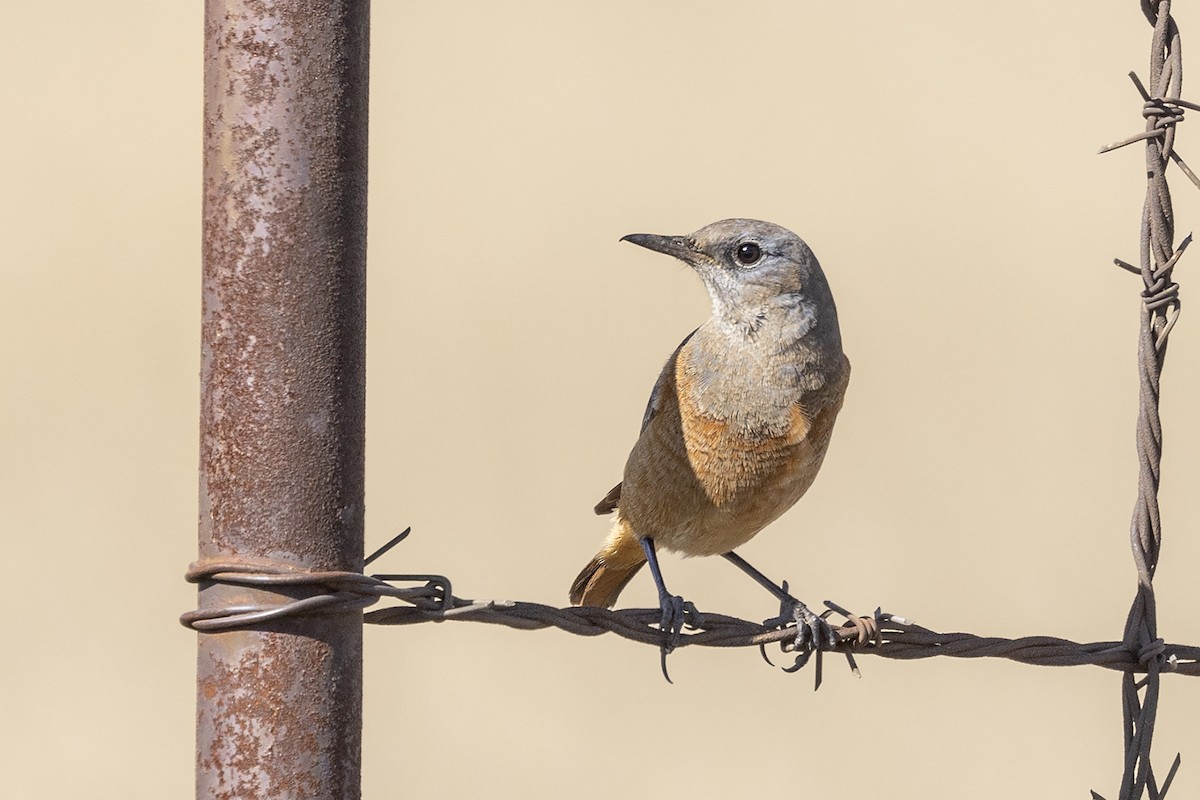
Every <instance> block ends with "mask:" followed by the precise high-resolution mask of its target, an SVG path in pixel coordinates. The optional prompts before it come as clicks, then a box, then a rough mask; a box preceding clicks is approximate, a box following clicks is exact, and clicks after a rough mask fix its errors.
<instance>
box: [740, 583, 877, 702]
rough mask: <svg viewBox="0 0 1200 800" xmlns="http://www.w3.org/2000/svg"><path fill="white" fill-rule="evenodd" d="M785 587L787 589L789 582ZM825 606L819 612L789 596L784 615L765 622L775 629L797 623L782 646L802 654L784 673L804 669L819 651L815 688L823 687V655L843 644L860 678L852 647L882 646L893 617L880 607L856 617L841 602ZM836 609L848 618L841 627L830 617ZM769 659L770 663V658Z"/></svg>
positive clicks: (783, 609) (826, 603) (851, 669)
mask: <svg viewBox="0 0 1200 800" xmlns="http://www.w3.org/2000/svg"><path fill="white" fill-rule="evenodd" d="M784 586H785V589H784V591H785V592H786V591H787V589H786V586H787V584H784ZM825 606H826V608H827V609H828V610H827V611H823V612H822V613H821V614H820V615H817V614H814V613H813V612H812V611H811V610H809V608H808V606H806V605H804V603H801V602H800V601H799V600H796V599H795V598H793V597H791V596H790V595H789V596H788V599H785V600H783V601H781V603H780V615H779V616H778V617H776V618H774V619H769V620H766V621H765V622H764V623H763V624H764V625H766V626H768V627H771V628H785V627H787V626H789V625H792V624H794V625H795V628H796V636H795V638H793V639H792V640H791V641H786V642H781V643H780V647H781V648H782V649H783V651H784V652H785V653H798V655H797V656H796V661H795V663H794V664H793V665H792V666H790V667H784V668H783V670H784V672H796V671H797V670H800V669H802V668H803V667H804V666H805V665H806V664H808V662H809V660H810V659H811V658H812V656H813V654H814V653H815V654H816V656H817V659H816V676H815V681H816V683H815V686H814V687H813V688H814V690H815V689H819V688H821V671H822V670H821V654H822V653H824V652H826V651H828V650H834V649H837V648H838V646H839V645H848V646H844V647H843V648H841V649H842V654H843V655H844V656H846V663H847V664H849V666H850V671H851V672H853V673H854V675H855V676H856V677H862V676H861V674H860V673H859V671H858V664H857V663H855V660H854V653H853V652H852V650H854V649H856V648H859V647H863V646H865V645H867V644H874V645H879V644H880V643H881V642H882V631H881V630H880V625H881V623H883V622H884V621H886V620H887V619H890V618H891V615H888V614H884V613H883V612H882V611H881V610H880V609H876V610H875V614H874V615H873V616H870V617H862V616H855V615H853V614H851V613H850V612H849V611H847V610H846V609H844V608H842V607H841V606H839V605H838V604H837V603H831V602H829V601H828V600H826V601H825ZM835 611H836V612H837V613H839V614H841V615H842V616H844V617H845V618H846V620H847V621H846V622H844V623H842V624H841V625H839V626H837V627H834V626H832V625H830V624H829V622H828V619H827V618H828V617H829V615H830V614H832V613H834V612H835ZM762 652H763V658H766V651H765V650H764V651H762ZM767 661H768V663H770V659H767Z"/></svg>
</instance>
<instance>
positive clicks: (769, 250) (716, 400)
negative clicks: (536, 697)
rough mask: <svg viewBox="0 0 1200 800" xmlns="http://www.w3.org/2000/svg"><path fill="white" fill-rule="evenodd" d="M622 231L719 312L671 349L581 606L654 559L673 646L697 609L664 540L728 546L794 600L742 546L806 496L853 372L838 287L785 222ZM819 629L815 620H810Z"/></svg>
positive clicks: (615, 495)
mask: <svg viewBox="0 0 1200 800" xmlns="http://www.w3.org/2000/svg"><path fill="white" fill-rule="evenodd" d="M622 241H629V242H633V243H634V244H636V245H639V246H641V247H645V248H648V249H650V250H655V251H657V252H660V253H665V254H667V255H671V256H674V257H675V258H678V259H679V260H680V261H683V262H684V263H685V264H687V265H688V266H690V267H691V268H692V269H694V270H695V271H696V273H697V274H699V276H700V278H701V280H702V281H704V285H705V287H706V288H707V289H708V293H709V296H710V297H711V299H712V318H711V319H709V320H708V321H707V322H705V323H704V324H703V325H701V326H700V327H699V328H697V329H696V330H694V331H692V332H691V333H690V334H688V336H687V337H686V338H685V339H684V340H683V342H682V343H681V344H680V345H679V347H678V348H676V350H675V352H674V353H672V354H671V357H670V358H669V359H667V363H666V366H665V367H664V368H663V370H662V374H660V375H659V377H658V381H657V382H656V383H655V385H654V389H653V391H652V392H651V393H650V402H649V403H648V404H647V405H646V413H645V415H644V416H643V418H642V428H641V433H640V435H639V437H638V440H637V442H636V443H635V444H634V445H633V450H632V452H630V454H629V459H628V460H627V461H626V463H625V473H624V479H623V480H622V481H621V482H620V483H618V484H617V485H616V486H615V487H613V489H612V491H610V492H609V493H608V495H606V496H605V497H604V499H603V500H601V501H600V503H599V504H598V505H597V506H596V509H595V510H596V513H597V514H608V513H611V512H613V511H615V512H616V515H615V518H614V520H613V526H612V530H611V532H610V533H609V535H608V538H607V539H606V540H605V542H604V546H603V547H601V548H600V552H598V553H597V554H596V555H595V557H594V558H593V559H592V560H591V561H590V562H589V563H588V565H587V566H586V567H584V568H583V571H582V572H580V573H579V576H578V577H577V578H576V579H575V582H574V583H573V584H572V585H571V602H572V603H573V604H575V605H592V606H603V607H606V608H607V607H611V606H612V605H613V604H614V603H615V602H616V601H617V597H618V595H620V593H621V590H622V589H624V588H625V586H626V584H628V583H629V581H630V579H632V578H633V576H634V575H635V574H636V573H637V572H638V570H639V569H641V567H642V565H643V564H645V563H647V562H649V564H650V570H651V573H652V575H653V578H654V582H655V585H656V587H657V589H658V594H659V602H660V604H661V606H662V610H663V619H662V626H661V627H662V629H663V631H664V636H665V640H664V645H663V658H664V673H665V658H666V654H667V653H669V652H670V650H671V649H672V648H673V647H674V646H675V644H676V643H677V642H678V638H679V633H680V631H681V630H682V626H683V624H684V622H685V618H686V616H687V614H688V613H694V612H695V609H694V607H692V606H691V604H690V603H685V602H684V601H683V599H682V598H680V597H677V596H674V595H671V593H670V592H668V591H667V589H666V586H665V584H664V583H663V578H662V572H661V570H660V569H659V566H658V559H657V556H656V549H655V548H656V545H657V546H661V547H665V548H667V549H668V550H673V551H677V552H679V553H682V554H684V555H688V556H713V555H721V556H724V557H725V558H727V559H728V560H730V561H731V562H732V563H734V564H735V565H737V566H738V567H739V568H741V569H742V570H744V571H746V572H747V573H748V574H750V575H751V577H753V578H754V579H755V580H756V581H758V582H759V583H761V584H762V585H763V586H765V587H767V588H768V589H769V590H771V591H772V592H773V593H774V594H775V595H776V597H778V598H780V599H782V600H785V601H786V600H791V601H792V602H794V603H797V604H798V603H799V601H796V600H795V599H794V598H791V596H790V595H788V594H787V593H786V591H784V589H783V588H781V587H780V586H776V585H775V584H774V583H773V582H772V581H770V580H769V579H767V578H766V577H764V576H763V575H762V574H761V573H759V572H758V571H757V570H755V569H754V568H753V567H751V566H750V565H749V564H747V563H746V562H745V561H744V560H743V559H742V558H741V557H740V556H738V555H737V554H736V553H734V552H733V551H734V549H735V548H737V547H739V546H741V545H742V544H744V543H746V542H747V541H749V540H750V538H751V537H753V536H754V535H755V534H756V533H758V532H759V531H760V530H762V529H763V528H764V527H766V526H767V525H768V524H770V523H771V522H773V521H774V520H775V519H777V518H778V517H779V516H780V515H781V514H783V512H785V511H787V510H788V509H789V508H791V507H792V505H793V504H794V503H795V502H796V501H797V500H799V499H800V498H801V497H802V496H803V495H804V493H805V492H806V491H807V490H808V487H809V486H811V485H812V482H813V480H814V479H815V478H816V476H817V470H819V469H820V467H821V462H822V460H823V459H824V457H825V451H826V449H827V448H828V446H829V439H830V435H831V434H832V432H833V423H834V420H835V419H836V418H837V414H838V411H839V410H840V409H841V407H842V398H843V396H844V395H845V392H846V385H847V383H848V382H849V379H850V362H849V361H848V360H847V358H846V356H845V355H844V354H843V353H842V338H841V332H840V331H839V329H838V318H837V309H836V308H835V306H834V302H833V295H832V294H831V293H830V290H829V284H828V283H827V282H826V280H825V274H824V273H823V272H822V271H821V265H820V264H818V263H817V258H816V256H814V255H813V253H812V250H810V249H809V247H808V245H806V244H805V243H804V242H803V241H802V240H801V239H800V237H798V236H796V234H794V233H792V232H791V231H789V230H786V229H784V228H781V227H779V226H778V225H773V224H771V223H769V222H761V221H758V220H752V219H727V220H722V221H720V222H714V223H713V224H711V225H708V226H706V227H704V228H701V229H700V230H698V231H696V232H695V233H693V234H690V235H687V236H659V235H656V234H645V233H635V234H630V235H629V236H626V237H624V238H623V239H622ZM813 635H814V636H815V635H817V630H816V629H815V628H814V629H813Z"/></svg>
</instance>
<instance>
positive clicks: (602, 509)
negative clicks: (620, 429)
mask: <svg viewBox="0 0 1200 800" xmlns="http://www.w3.org/2000/svg"><path fill="white" fill-rule="evenodd" d="M698 330H700V329H699V328H696V331H698ZM696 331H692V332H691V333H689V334H688V335H687V336H685V337H684V338H683V341H682V342H680V343H679V347H676V348H675V352H673V353H671V357H670V358H668V359H667V364H668V365H670V364H674V363H675V357H676V356H678V355H679V351H680V350H682V349H683V346H684V345H685V344H687V343H688V341H690V340H691V338H692V337H693V336H695V335H696ZM667 372H668V370H667V368H666V367H664V368H663V371H662V372H660V373H659V374H658V380H657V381H655V382H654V388H653V389H651V390H650V399H649V400H648V401H647V402H646V412H645V413H644V414H642V427H641V428H640V429H639V430H638V436H641V435H642V434H643V433H645V431H646V426H647V425H649V424H650V420H652V419H654V415H655V414H657V413H658V409H659V405H660V404H659V395H660V394H661V392H662V387H663V384H664V383H665V382H666V381H667V378H668V377H669V376H668V375H667ZM620 503H621V484H620V483H618V484H617V485H616V486H614V487H613V488H611V489H609V490H608V494H606V495H604V499H603V500H601V501H600V502H599V503H597V504H596V508H595V509H594V510H595V512H596V513H597V514H599V515H601V516H603V515H604V514H611V513H612V512H614V511H616V510H617V506H618V505H620Z"/></svg>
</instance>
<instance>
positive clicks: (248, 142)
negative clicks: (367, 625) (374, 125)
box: [196, 0, 369, 800]
mask: <svg viewBox="0 0 1200 800" xmlns="http://www.w3.org/2000/svg"><path fill="white" fill-rule="evenodd" d="M204 32H205V53H204V57H205V85H204V218H203V261H204V274H203V323H202V339H203V341H202V349H201V355H202V364H201V431H200V531H199V541H200V562H201V563H203V562H205V561H206V560H207V561H230V560H231V559H232V560H238V561H242V562H246V563H248V564H250V565H262V566H267V567H269V566H274V567H279V566H280V565H285V566H290V567H294V568H296V569H298V570H303V571H313V570H349V571H361V569H362V560H363V435H364V393H365V376H366V371H365V308H366V224H367V74H368V71H367V55H368V32H369V3H368V2H367V0H207V2H206V4H205V31H204ZM321 591H323V590H322V589H320V588H311V589H309V588H305V589H298V588H292V589H290V590H282V589H281V590H279V591H268V590H264V589H249V588H245V587H238V586H232V585H229V584H228V583H221V582H215V583H214V582H212V581H206V582H202V583H201V588H200V608H201V609H202V610H204V609H214V608H225V607H228V606H231V605H240V604H260V605H261V604H277V603H278V602H279V601H280V599H281V597H286V598H295V597H298V596H304V595H305V594H315V593H319V592H321ZM196 728H197V752H196V796H197V797H198V798H232V797H239V798H265V797H272V798H275V797H304V798H338V800H341V799H342V798H357V797H359V796H360V792H361V789H360V755H361V741H362V731H361V728H362V612H361V611H352V612H344V611H343V612H340V613H334V614H327V615H324V616H309V617H303V616H298V617H288V618H286V619H279V620H276V621H274V622H270V623H264V624H260V625H257V626H255V627H254V628H253V629H252V630H239V631H230V632H223V633H213V634H200V636H199V653H198V661H197V713H196Z"/></svg>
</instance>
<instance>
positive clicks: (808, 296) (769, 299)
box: [622, 219, 837, 332]
mask: <svg viewBox="0 0 1200 800" xmlns="http://www.w3.org/2000/svg"><path fill="white" fill-rule="evenodd" d="M622 241H629V242H633V243H634V244H636V245H640V246H641V247H645V248H648V249H650V250H655V251H657V252H659V253H666V254H667V255H672V256H675V257H676V258H678V259H679V260H680V261H683V262H684V263H685V264H687V265H688V266H690V267H691V268H692V269H694V270H695V271H696V272H697V273H698V274H699V275H700V278H701V279H702V280H703V281H704V285H705V287H707V289H708V293H709V296H710V297H711V298H712V304H713V317H714V318H715V319H717V320H720V321H723V322H726V323H729V324H731V325H735V326H739V327H744V328H748V329H750V330H751V331H753V330H757V327H756V326H757V324H758V323H761V321H762V320H764V319H767V318H769V317H772V316H776V315H779V314H782V315H785V316H787V317H793V318H795V319H794V320H793V321H794V322H796V323H798V324H802V325H803V327H804V328H805V332H807V330H809V329H812V328H814V327H817V326H821V327H826V326H828V325H832V327H833V330H835V331H836V328H837V316H836V314H837V312H836V311H835V310H834V305H833V297H832V295H831V294H830V291H829V284H828V283H827V282H826V280H825V274H824V273H823V272H822V271H821V265H820V264H819V263H817V258H816V256H814V255H813V252H812V250H810V249H809V247H808V245H807V244H805V243H804V240H802V239H801V238H800V237H799V236H797V235H796V234H794V233H792V232H791V231H789V230H788V229H786V228H781V227H780V226H778V225H774V224H772V223H770V222H762V221H760V220H756V219H725V220H721V221H720V222H714V223H712V224H711V225H706V226H704V227H703V228H701V229H700V230H698V231H696V232H695V233H691V234H688V235H686V236H660V235H658V234H653V233H632V234H630V235H628V236H625V237H624V238H623V239H622ZM822 317H825V318H827V319H822Z"/></svg>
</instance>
